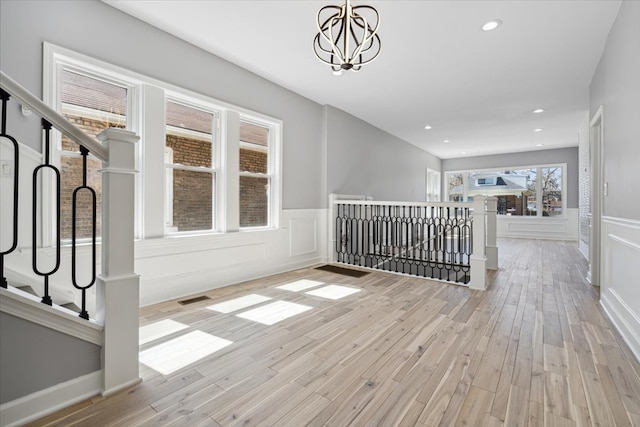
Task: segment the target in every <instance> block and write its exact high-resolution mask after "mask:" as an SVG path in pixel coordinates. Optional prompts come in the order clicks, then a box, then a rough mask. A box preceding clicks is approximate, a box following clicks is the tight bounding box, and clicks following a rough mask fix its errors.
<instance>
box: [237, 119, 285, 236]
mask: <svg viewBox="0 0 640 427" xmlns="http://www.w3.org/2000/svg"><path fill="white" fill-rule="evenodd" d="M240 122H245V123H249V124H252V125H256V126H260V127H264V128H266V129H268V130H269V137H268V139H267V147H266V152H267V173H266V174H263V173H257V172H248V171H242V170H240V168H239V167H238V179H240V177H249V178H266V179H267V180H268V186H269V191H268V198H267V203H268V206H267V225H265V226H253V227H252V226H249V227H241V226H240V225H238V228H239V229H240V230H241V231H251V230H263V229H269V228H277V227H278V223H279V217H276V218H274V208H273V206H274V199H276V200H277V202H278V203H280V202H279V197H278V198H276V197H275V195H274V191H273V188H274V187H273V186H274V185H276V184H277V185H278V186H279V185H280V182H279V181H280V180H279V179H277V178H276V177H275V176H274V175H275V174H274V173H273V171H274V170H276V168H277V167H278V163H279V159H278V156H279V153H278V150H276V147H279V146H280V145H281V144H279V143H278V140H279V139H280V138H281V127H282V125H281V123H278V122H277V121H273V120H266V119H265V118H264V117H259V116H257V115H255V114H246V113H245V114H240ZM243 142H245V141H241V140H240V141H239V142H238V156H239V155H240V149H241V148H242V146H243ZM280 192H281V190H279V191H278V193H280ZM238 209H240V207H238ZM277 211H278V212H279V211H280V209H277Z"/></svg>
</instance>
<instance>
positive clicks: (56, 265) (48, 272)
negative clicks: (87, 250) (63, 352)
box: [0, 90, 101, 319]
mask: <svg viewBox="0 0 640 427" xmlns="http://www.w3.org/2000/svg"><path fill="white" fill-rule="evenodd" d="M0 97H1V98H2V123H1V133H0V138H5V139H7V140H8V141H9V142H10V143H11V144H12V146H13V177H12V179H13V183H12V184H13V186H12V188H13V194H12V203H13V204H12V210H11V212H12V215H13V218H12V224H11V238H10V239H8V240H9V241H10V242H11V243H10V244H9V245H8V248H6V249H5V248H0V249H2V252H0V272H1V273H2V282H0V285H1V286H2V287H3V288H7V287H8V282H7V279H6V277H5V270H4V267H5V255H8V254H10V253H11V252H13V251H14V250H15V249H16V248H17V246H18V230H19V227H18V221H19V219H20V216H19V213H18V185H19V172H18V171H19V168H18V163H19V158H20V156H19V151H18V150H19V144H18V142H17V141H16V139H15V138H13V137H11V136H10V135H7V134H6V127H7V126H6V125H7V123H6V119H7V102H8V101H9V99H10V94H9V93H8V92H7V91H5V90H0ZM54 116H55V121H56V123H62V122H64V123H65V124H63V125H62V126H63V127H65V126H66V125H67V124H69V123H68V122H66V120H65V119H64V118H62V117H61V116H59V115H57V114H54ZM69 125H70V124H69ZM42 127H43V132H44V142H43V163H42V164H40V165H38V166H36V167H35V169H34V170H33V175H32V203H33V210H32V218H31V220H32V227H31V230H32V245H33V247H32V269H33V272H34V273H35V275H37V276H40V277H42V280H43V282H44V283H43V284H44V292H43V293H44V295H43V296H42V299H41V301H42V303H44V304H47V305H52V304H53V303H54V301H53V299H52V296H51V292H50V286H49V285H50V283H49V282H50V277H51V276H52V275H54V274H55V273H56V272H58V271H59V269H60V265H61V247H62V242H61V234H60V228H61V227H60V223H61V194H60V193H61V174H60V170H59V169H58V168H57V167H56V166H55V165H54V164H53V163H52V162H51V130H52V124H51V123H50V122H49V121H48V120H46V119H44V118H43V119H42ZM64 133H65V134H66V135H67V136H70V135H69V132H68V128H67V131H66V132H64ZM70 137H71V138H72V139H73V140H75V142H77V143H78V144H79V146H80V154H81V156H82V159H83V161H82V184H81V185H80V186H78V187H77V188H76V189H75V190H74V191H73V206H72V219H71V227H72V230H73V232H72V233H73V234H72V240H71V283H72V285H73V286H74V287H75V288H76V289H78V290H80V291H81V292H82V298H81V299H82V303H81V304H82V307H81V308H80V310H79V316H80V317H82V318H83V319H89V313H88V311H87V304H86V292H87V290H88V289H90V288H91V287H92V286H93V285H94V284H95V282H96V277H97V272H96V264H97V259H96V228H97V215H96V212H97V206H96V192H95V190H94V189H93V188H91V187H90V186H88V185H87V156H88V155H89V150H88V149H87V148H86V147H85V146H84V145H82V144H80V142H79V141H77V140H76V138H74V137H73V136H70ZM98 148H101V147H98ZM2 179H3V180H4V179H7V178H5V176H4V175H3V176H2ZM43 183H51V185H50V187H49V188H48V190H50V191H49V192H47V193H45V194H50V197H47V198H44V197H42V194H43V192H42V191H41V190H40V188H41V187H42V184H43ZM83 193H88V196H89V198H90V203H88V206H87V207H86V208H88V209H90V211H91V229H92V235H91V240H90V244H91V260H90V265H89V266H88V271H89V273H88V276H89V277H88V278H86V279H85V283H84V284H80V283H79V280H78V276H79V263H78V261H77V258H78V257H77V249H78V246H79V244H80V243H81V242H78V241H77V239H76V229H77V223H78V209H79V206H78V205H79V204H78V197H79V196H80V194H83ZM40 200H42V202H41V203H51V205H52V206H53V207H54V209H53V215H52V218H51V221H52V223H54V230H53V233H52V236H51V245H52V247H53V248H54V249H55V259H54V261H53V262H52V263H51V262H42V260H39V255H40V254H41V251H42V248H40V247H38V240H39V239H38V236H40V234H41V228H42V226H43V224H44V221H49V219H44V218H43V215H42V214H41V211H40V209H39V208H38V206H39V204H40ZM3 203H5V202H4V199H3ZM82 208H83V209H84V208H85V206H82ZM6 232H7V231H6V230H4V228H3V230H2V234H3V235H5V233H6ZM82 243H84V242H82ZM42 264H45V265H44V266H43V265H42ZM50 264H53V265H50ZM83 267H86V266H83ZM83 276H85V274H83ZM23 285H24V284H23ZM63 303H68V301H63Z"/></svg>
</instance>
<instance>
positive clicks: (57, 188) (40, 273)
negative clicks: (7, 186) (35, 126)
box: [32, 119, 60, 305]
mask: <svg viewBox="0 0 640 427" xmlns="http://www.w3.org/2000/svg"><path fill="white" fill-rule="evenodd" d="M42 128H43V129H44V135H45V142H44V164H42V165H39V166H37V167H36V168H35V169H34V170H33V223H32V235H33V236H32V244H33V257H32V266H33V271H34V272H35V273H36V274H37V275H38V276H42V277H44V295H43V297H42V303H43V304H47V305H51V304H52V303H53V301H52V300H51V296H50V295H49V276H51V275H52V274H53V273H55V272H56V271H58V268H60V171H59V170H58V168H56V167H55V166H53V165H51V164H50V163H49V157H50V145H51V141H50V137H51V123H49V122H48V121H47V120H45V119H42ZM46 170H49V171H51V172H52V173H53V176H54V178H55V192H54V193H53V194H54V198H55V206H56V213H55V221H56V235H55V241H54V244H55V247H56V261H55V265H54V266H53V267H52V268H51V269H50V270H48V271H41V270H40V269H39V268H38V251H37V247H38V238H37V237H38V222H39V221H38V176H39V174H40V172H41V171H42V172H43V173H44V171H46Z"/></svg>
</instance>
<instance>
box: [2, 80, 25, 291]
mask: <svg viewBox="0 0 640 427" xmlns="http://www.w3.org/2000/svg"><path fill="white" fill-rule="evenodd" d="M0 98H1V99H2V121H1V123H0V139H1V138H4V139H7V140H8V141H9V142H10V143H11V146H12V148H13V159H12V160H13V161H12V163H13V185H12V194H11V203H12V205H11V215H12V218H11V238H10V239H9V240H10V241H11V244H10V245H8V247H7V248H6V249H2V248H0V274H1V275H2V280H1V281H0V287H3V288H5V289H6V288H7V286H8V283H7V278H6V277H5V275H4V257H5V255H9V254H10V253H11V252H13V251H14V250H16V248H17V247H18V173H19V170H20V167H19V162H20V152H19V146H18V141H16V139H15V138H14V137H12V136H11V135H9V134H7V102H8V101H9V98H10V95H9V93H8V92H6V91H4V90H3V89H0ZM2 176H3V177H4V174H3V175H2ZM2 203H6V202H5V201H4V200H3V202H2ZM5 233H7V230H3V231H2V234H3V235H5V236H6V234H5Z"/></svg>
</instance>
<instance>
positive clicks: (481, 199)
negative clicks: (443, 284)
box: [469, 195, 487, 290]
mask: <svg viewBox="0 0 640 427" xmlns="http://www.w3.org/2000/svg"><path fill="white" fill-rule="evenodd" d="M485 203H486V197H485V196H480V195H478V196H473V254H472V255H471V273H470V274H471V281H470V282H469V288H471V289H479V290H484V289H487V257H486V253H485V242H486V234H485V226H486V225H485V220H486V218H485V217H486V214H485Z"/></svg>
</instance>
